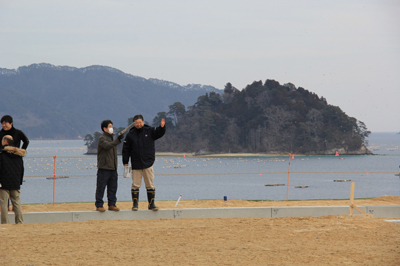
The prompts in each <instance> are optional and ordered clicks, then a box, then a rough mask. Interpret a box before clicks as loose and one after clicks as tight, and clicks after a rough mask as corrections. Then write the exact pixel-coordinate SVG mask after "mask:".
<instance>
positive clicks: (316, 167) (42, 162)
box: [21, 133, 400, 204]
mask: <svg viewBox="0 0 400 266" xmlns="http://www.w3.org/2000/svg"><path fill="white" fill-rule="evenodd" d="M399 145H400V135H399V134H396V133H373V134H371V136H370V137H369V147H370V150H371V151H372V152H373V153H375V154H377V155H375V156H296V155H294V158H293V159H291V162H290V174H288V171H289V157H288V156H276V157H210V158H207V157H201V158H200V157H186V156H185V157H184V156H179V157H177V156H157V159H156V162H155V164H154V171H155V174H156V177H155V185H156V191H157V193H156V200H177V199H178V198H179V196H180V195H182V200H199V199H223V198H224V196H226V197H227V198H228V199H245V200H286V197H287V193H288V198H289V200H306V199H348V198H349V196H350V182H335V181H334V180H351V181H352V182H355V197H356V198H369V197H379V196H384V195H392V196H398V195H399V177H398V176H395V174H398V173H399V165H400V150H399ZM85 152H86V147H85V146H84V142H83V141H82V140H43V141H31V143H30V145H29V147H28V155H27V156H26V157H25V159H24V162H25V182H24V183H23V186H22V188H21V198H22V204H28V203H52V202H53V186H54V188H55V190H54V191H55V193H54V199H55V202H94V195H95V189H96V172H97V169H96V156H90V155H84V154H85ZM53 156H57V157H56V158H55V159H54V158H53ZM54 162H55V168H56V169H55V170H56V176H68V177H67V178H58V179H56V180H55V182H54V180H53V179H47V177H51V176H52V175H53V173H54ZM119 163H120V165H119V169H118V172H119V174H120V176H119V180H118V193H117V198H118V201H130V200H131V193H130V191H131V184H132V180H131V179H130V178H123V177H122V173H123V167H122V158H120V159H119ZM288 178H289V184H288ZM266 184H284V185H283V186H265V185H266ZM296 186H308V187H307V188H296ZM288 188H289V192H287V190H288ZM140 200H146V193H145V188H144V183H142V188H141V193H140ZM105 201H106V196H105Z"/></svg>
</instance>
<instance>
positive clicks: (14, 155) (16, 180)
mask: <svg viewBox="0 0 400 266" xmlns="http://www.w3.org/2000/svg"><path fill="white" fill-rule="evenodd" d="M25 155H26V151H25V150H23V149H19V148H17V147H12V146H5V147H4V150H1V152H0V184H1V187H0V189H7V190H19V189H20V188H21V185H22V181H23V178H24V162H23V160H22V157H23V156H25Z"/></svg>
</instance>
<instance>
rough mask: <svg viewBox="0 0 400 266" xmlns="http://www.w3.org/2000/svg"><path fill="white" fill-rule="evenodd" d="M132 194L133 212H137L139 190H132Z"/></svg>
mask: <svg viewBox="0 0 400 266" xmlns="http://www.w3.org/2000/svg"><path fill="white" fill-rule="evenodd" d="M131 192H132V201H133V207H132V211H137V210H138V209H139V189H132V190H131Z"/></svg>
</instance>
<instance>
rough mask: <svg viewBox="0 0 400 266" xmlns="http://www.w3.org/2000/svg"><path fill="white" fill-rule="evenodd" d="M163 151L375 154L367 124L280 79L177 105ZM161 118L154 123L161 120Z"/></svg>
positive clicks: (160, 145)
mask: <svg viewBox="0 0 400 266" xmlns="http://www.w3.org/2000/svg"><path fill="white" fill-rule="evenodd" d="M170 107H171V108H170V111H169V112H168V113H167V114H164V116H165V117H166V119H167V120H166V121H168V122H169V126H168V128H169V129H168V130H167V134H166V136H164V137H163V138H162V139H160V140H159V141H158V144H157V150H158V151H169V152H194V153H197V154H208V153H297V154H299V153H300V154H335V152H336V151H338V152H339V153H340V154H369V153H370V152H369V151H368V150H367V149H366V146H367V143H366V137H367V136H368V135H369V134H370V131H368V130H367V127H366V125H365V124H364V123H363V122H362V121H359V120H357V119H356V118H354V117H349V116H348V115H346V113H345V112H343V111H342V110H341V109H340V108H339V107H338V106H333V105H330V104H328V103H327V100H326V99H325V98H324V97H319V96H318V95H317V94H315V93H312V92H310V91H308V90H306V89H304V88H302V87H299V88H296V87H295V86H294V85H293V84H291V83H288V84H284V85H281V84H279V82H277V81H275V80H266V81H265V82H264V83H263V82H261V81H258V82H253V83H252V84H250V85H248V86H247V87H246V88H245V89H243V90H241V91H239V90H237V89H236V88H234V87H233V86H232V85H231V84H230V83H228V84H226V86H225V89H224V93H223V94H222V95H220V94H218V93H215V92H210V93H206V94H205V95H203V96H200V97H199V98H198V99H197V102H196V103H195V104H194V105H193V106H190V107H189V108H188V110H187V111H185V108H178V107H179V106H178V105H176V104H174V105H172V106H170ZM161 118H162V114H159V119H158V120H157V119H156V120H155V121H154V124H153V125H156V124H158V123H159V120H160V119H161Z"/></svg>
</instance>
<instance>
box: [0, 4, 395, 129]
mask: <svg viewBox="0 0 400 266" xmlns="http://www.w3.org/2000/svg"><path fill="white" fill-rule="evenodd" d="M43 62H44V63H50V64H53V65H66V66H73V67H86V66H90V65H105V66H110V67H114V68H117V69H120V70H121V71H123V72H126V73H129V74H132V75H135V76H141V77H144V78H158V79H164V80H168V81H172V82H176V83H178V84H181V85H186V84H189V83H198V84H204V85H212V86H215V87H217V88H219V89H223V88H224V85H225V84H226V83H227V82H231V83H232V84H233V86H235V87H236V88H238V89H243V88H244V87H245V86H246V85H248V84H250V83H252V82H253V81H255V80H256V81H259V80H262V81H265V80H266V79H274V80H276V81H278V82H280V83H281V84H284V83H288V82H291V83H293V84H294V85H296V86H297V87H303V88H305V89H307V90H309V91H312V92H314V93H316V94H318V95H319V96H323V97H325V98H326V99H327V100H328V103H329V104H332V105H336V106H339V107H340V108H341V109H342V110H343V111H344V112H345V113H346V114H348V115H349V116H351V117H355V118H357V119H358V120H361V121H363V122H364V123H366V125H367V127H368V129H369V130H371V131H372V132H385V131H388V132H399V131H400V108H399V107H400V86H399V84H400V1H397V0H393V1H389V0H387V1H386V0H376V1H368V0H332V1H330V0H327V1H320V0H315V1H311V0H310V1H303V0H302V1H300V0H276V1H271V0H190V1H189V0H147V1H145V0H140V1H139V0H63V1H58V0H35V1H33V0H0V67H2V68H9V69H16V68H18V67H19V66H24V65H30V64H33V63H43Z"/></svg>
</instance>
